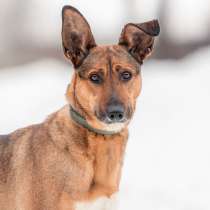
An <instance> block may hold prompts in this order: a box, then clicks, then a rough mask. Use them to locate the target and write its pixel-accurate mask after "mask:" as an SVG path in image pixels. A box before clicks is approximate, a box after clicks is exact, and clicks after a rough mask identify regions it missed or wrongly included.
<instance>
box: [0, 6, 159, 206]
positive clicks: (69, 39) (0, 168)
mask: <svg viewBox="0 0 210 210" xmlns="http://www.w3.org/2000/svg"><path fill="white" fill-rule="evenodd" d="M159 32H160V26H159V23H158V21H157V20H152V21H149V22H144V23H141V24H133V23H129V24H126V25H125V27H124V28H123V30H122V33H121V35H120V39H119V43H118V44H117V45H111V46H97V45H96V42H95V39H94V37H93V34H92V32H91V28H90V26H89V24H88V22H87V21H86V19H85V18H84V17H83V15H82V14H81V13H80V12H79V11H78V10H77V9H75V8H73V7H71V6H64V7H63V10H62V44H63V50H64V55H65V56H66V58H67V59H69V60H70V61H71V62H72V64H73V66H74V69H75V71H74V75H73V78H72V81H71V83H70V85H69V86H68V88H67V92H66V98H67V101H68V103H67V105H66V106H64V107H63V108H61V109H60V110H59V111H57V112H55V113H53V114H52V115H50V116H49V117H48V118H47V119H46V120H45V121H44V122H43V123H41V124H37V125H32V126H29V127H26V128H22V129H19V130H17V131H15V132H13V133H11V134H9V135H1V136H0V209H1V210H111V209H114V210H116V208H117V207H116V206H115V199H116V194H117V192H118V190H119V183H120V177H121V168H122V165H123V158H124V152H125V148H126V143H127V139H128V128H127V127H128V124H129V122H130V120H131V119H132V116H133V113H134V110H135V106H136V100H137V97H138V96H139V94H140V92H141V70H140V67H141V65H142V64H143V61H144V60H145V59H146V58H147V57H148V56H149V55H150V54H151V52H152V50H153V46H154V41H155V37H156V36H158V35H159Z"/></svg>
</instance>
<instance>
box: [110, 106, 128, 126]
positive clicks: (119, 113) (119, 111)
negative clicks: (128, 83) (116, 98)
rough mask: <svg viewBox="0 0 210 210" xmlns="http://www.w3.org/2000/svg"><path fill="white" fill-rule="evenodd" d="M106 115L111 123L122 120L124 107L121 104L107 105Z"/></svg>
mask: <svg viewBox="0 0 210 210" xmlns="http://www.w3.org/2000/svg"><path fill="white" fill-rule="evenodd" d="M107 116H108V119H109V121H110V122H111V123H113V122H122V121H123V120H124V108H123V106H122V105H120V104H119V105H109V106H108V107H107Z"/></svg>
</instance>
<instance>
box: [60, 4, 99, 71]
mask: <svg viewBox="0 0 210 210" xmlns="http://www.w3.org/2000/svg"><path fill="white" fill-rule="evenodd" d="M62 22H63V23H62V42H63V50H64V54H65V56H66V57H67V58H68V59H70V60H71V61H72V63H73V65H74V67H75V68H77V67H79V66H80V65H81V64H82V62H83V60H84V59H85V58H86V57H87V55H88V53H89V51H90V49H91V48H93V47H95V46H96V43H95V40H94V37H93V35H92V32H91V29H90V26H89V24H88V22H87V21H86V19H85V18H84V17H83V15H82V14H81V13H80V12H79V11H78V10H77V9H75V8H74V7H71V6H64V7H63V10H62Z"/></svg>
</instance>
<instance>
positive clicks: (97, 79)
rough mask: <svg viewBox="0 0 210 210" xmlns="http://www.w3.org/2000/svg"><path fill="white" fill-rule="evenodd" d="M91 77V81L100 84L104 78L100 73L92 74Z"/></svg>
mask: <svg viewBox="0 0 210 210" xmlns="http://www.w3.org/2000/svg"><path fill="white" fill-rule="evenodd" d="M89 78H90V81H91V82H93V83H95V84H100V83H101V82H102V78H101V77H100V76H99V75H98V74H92V75H90V77H89Z"/></svg>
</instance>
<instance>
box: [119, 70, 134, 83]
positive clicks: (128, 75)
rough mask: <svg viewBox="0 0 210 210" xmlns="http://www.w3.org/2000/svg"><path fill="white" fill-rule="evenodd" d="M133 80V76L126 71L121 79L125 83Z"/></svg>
mask: <svg viewBox="0 0 210 210" xmlns="http://www.w3.org/2000/svg"><path fill="white" fill-rule="evenodd" d="M131 78H132V74H131V73H130V72H128V71H124V72H122V73H121V74H120V79H121V80H123V81H128V80H130V79H131Z"/></svg>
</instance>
